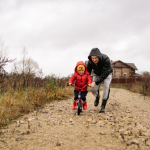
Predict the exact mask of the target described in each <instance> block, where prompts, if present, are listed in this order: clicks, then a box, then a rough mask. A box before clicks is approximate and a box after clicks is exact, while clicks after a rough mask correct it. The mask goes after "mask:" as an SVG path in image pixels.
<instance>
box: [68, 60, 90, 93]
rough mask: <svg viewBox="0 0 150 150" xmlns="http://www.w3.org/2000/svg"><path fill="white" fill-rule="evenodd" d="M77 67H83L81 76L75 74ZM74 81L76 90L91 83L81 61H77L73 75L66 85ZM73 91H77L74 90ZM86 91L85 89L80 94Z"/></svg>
mask: <svg viewBox="0 0 150 150" xmlns="http://www.w3.org/2000/svg"><path fill="white" fill-rule="evenodd" d="M78 65H84V66H85V72H84V74H83V75H79V74H78V72H77V66H78ZM74 80H76V81H75V85H76V87H78V88H83V87H84V86H85V85H88V84H91V83H92V78H91V77H90V76H89V72H88V71H87V67H86V65H85V64H84V62H83V61H79V62H78V63H77V65H76V67H75V73H74V75H73V76H72V77H71V78H70V79H69V82H68V83H73V81H74ZM75 90H77V91H79V89H77V88H75ZM83 91H87V87H85V88H84V89H82V90H81V92H83Z"/></svg>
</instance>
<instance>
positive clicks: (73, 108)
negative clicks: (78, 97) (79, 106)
mask: <svg viewBox="0 0 150 150" xmlns="http://www.w3.org/2000/svg"><path fill="white" fill-rule="evenodd" d="M75 106H76V102H75V101H73V105H72V110H75Z"/></svg>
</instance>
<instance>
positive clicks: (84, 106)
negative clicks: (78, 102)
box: [83, 101, 87, 110]
mask: <svg viewBox="0 0 150 150" xmlns="http://www.w3.org/2000/svg"><path fill="white" fill-rule="evenodd" d="M83 109H84V110H86V109H87V102H86V101H85V102H84V105H83Z"/></svg>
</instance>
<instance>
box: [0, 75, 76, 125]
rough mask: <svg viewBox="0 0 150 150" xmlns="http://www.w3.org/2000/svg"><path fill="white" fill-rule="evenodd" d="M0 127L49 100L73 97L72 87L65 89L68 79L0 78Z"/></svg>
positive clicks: (25, 76)
mask: <svg viewBox="0 0 150 150" xmlns="http://www.w3.org/2000/svg"><path fill="white" fill-rule="evenodd" d="M0 80H1V84H0V85H1V86H0V127H3V126H6V125H7V124H10V123H11V122H12V121H13V120H14V119H16V118H18V117H20V116H22V115H23V114H25V113H30V112H32V111H33V110H35V109H38V108H39V107H44V105H45V104H46V103H48V102H50V101H51V100H61V99H65V98H69V97H70V96H73V93H74V90H73V87H66V85H67V81H68V78H61V79H60V78H58V77H55V76H54V75H52V76H47V77H45V78H44V79H42V78H37V77H34V76H33V75H29V74H27V75H15V74H13V75H11V76H5V77H2V76H1V78H0Z"/></svg>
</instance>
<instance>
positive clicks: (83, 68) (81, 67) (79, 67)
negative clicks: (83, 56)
mask: <svg viewBox="0 0 150 150" xmlns="http://www.w3.org/2000/svg"><path fill="white" fill-rule="evenodd" d="M80 70H82V71H85V66H84V65H79V66H78V67H77V71H80Z"/></svg>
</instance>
